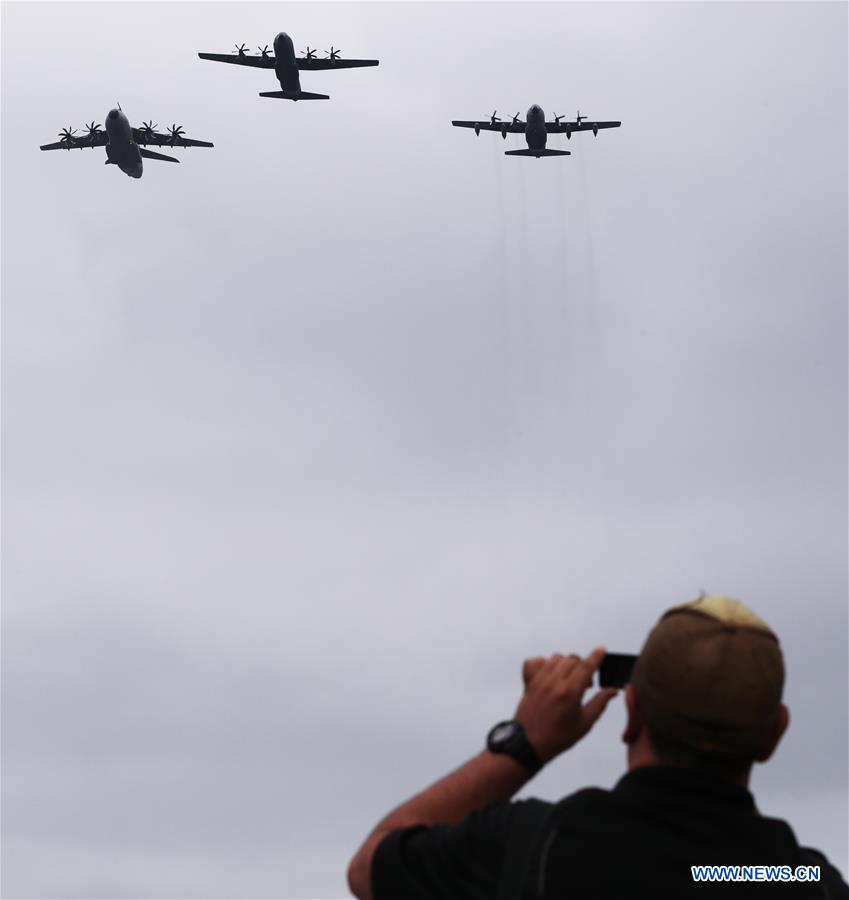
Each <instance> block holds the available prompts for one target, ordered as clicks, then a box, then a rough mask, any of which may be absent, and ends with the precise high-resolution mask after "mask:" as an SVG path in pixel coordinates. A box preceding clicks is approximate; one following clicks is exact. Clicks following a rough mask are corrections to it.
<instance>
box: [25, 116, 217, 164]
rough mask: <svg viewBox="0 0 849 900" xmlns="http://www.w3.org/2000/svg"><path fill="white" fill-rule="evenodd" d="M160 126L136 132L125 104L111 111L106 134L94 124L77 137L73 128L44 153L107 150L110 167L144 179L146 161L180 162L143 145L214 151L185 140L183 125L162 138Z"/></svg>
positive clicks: (201, 143) (146, 124) (207, 144)
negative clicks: (203, 148)
mask: <svg viewBox="0 0 849 900" xmlns="http://www.w3.org/2000/svg"><path fill="white" fill-rule="evenodd" d="M158 127H159V126H157V125H154V124H153V120H151V121H150V122H144V123H142V127H141V128H133V127H131V125H130V122H129V119H127V117H126V115H125V114H124V113H123V111H122V110H121V104H120V103H119V104H118V108H117V109H110V110H109V113H108V115H107V116H106V131H103V130H102V129H101V127H100V125H98V124H96V123H95V122H92V123H91V124H89V125H86V134H85V135H84V136H82V135H81V136H80V137H77V136H76V135H77V133H76V131H72V130H71V128H70V127H69V128H63V129H62V130H61V131H60V132H59V137H60V138H61V140H59V141H56V143H55V144H42V147H41V149H42V150H82V149H84V148H85V147H91V148H94V147H105V148H106V165H110V164H112V165H114V166H118V168H119V169H120V170H121V171H122V172H125V173H126V174H127V175H129V176H130V177H131V178H141V177H142V159H161V160H164V161H165V162H175V163H178V162H179V161H180V160H179V159H177V158H176V157H174V156H166V155H165V154H164V153H156V152H155V151H153V150H148V149H147V147H146V146H142V147H140V146H139V144H144V145H147V144H153V145H154V146H155V147H212V146H214V145H213V144H211V143H210V142H209V141H195V140H193V139H192V138H187V137H184V136H183V134H184V133H183V126H182V125H176V124H175V125H172V126H171V127H170V128H168V129H167V131H168V133H167V134H160V133H159V132H158V131H157V130H156V129H157V128H158Z"/></svg>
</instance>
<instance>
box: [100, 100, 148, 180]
mask: <svg viewBox="0 0 849 900" xmlns="http://www.w3.org/2000/svg"><path fill="white" fill-rule="evenodd" d="M106 134H107V135H108V137H109V143H108V144H107V145H106V163H107V165H108V164H109V163H112V164H113V165H116V166H118V168H119V169H120V170H121V171H122V172H124V173H125V174H127V175H129V176H130V178H141V177H142V171H143V168H144V167H143V165H142V155H141V151H140V150H139V146H138V144H137V143H136V142H135V141H134V140H133V129H132V128H131V127H130V120H129V119H128V118H127V117H126V116H125V115H124V113H122V112H121V110H120V109H110V110H109V113H108V114H107V116H106Z"/></svg>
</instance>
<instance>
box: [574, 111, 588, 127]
mask: <svg viewBox="0 0 849 900" xmlns="http://www.w3.org/2000/svg"><path fill="white" fill-rule="evenodd" d="M586 118H587V117H586V116H582V115H581V111H580V110H578V114H577V115H576V116H575V121H577V123H578V124H579V125H580V124H581V122H582V121H583V120H584V119H586Z"/></svg>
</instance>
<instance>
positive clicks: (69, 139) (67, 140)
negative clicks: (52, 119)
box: [59, 125, 77, 150]
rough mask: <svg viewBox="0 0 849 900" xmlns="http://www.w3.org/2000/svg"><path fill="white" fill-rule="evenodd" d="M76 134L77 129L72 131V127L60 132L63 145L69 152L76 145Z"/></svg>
mask: <svg viewBox="0 0 849 900" xmlns="http://www.w3.org/2000/svg"><path fill="white" fill-rule="evenodd" d="M76 133H77V132H76V129H74V130H72V129H71V126H70V125H69V126H68V127H67V128H63V129H62V130H61V131H60V132H59V137H60V138H61V143H63V144H64V145H65V147H66V148H67V149H68V150H70V149H71V147H72V146H73V145H74V135H75V134H76Z"/></svg>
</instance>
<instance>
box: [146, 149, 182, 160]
mask: <svg viewBox="0 0 849 900" xmlns="http://www.w3.org/2000/svg"><path fill="white" fill-rule="evenodd" d="M139 153H141V155H142V156H143V157H144V158H145V159H161V160H162V161H163V162H175V163H178V162H179V161H180V160H179V159H177V157H176V156H166V155H165V154H164V153H155V152H154V151H153V150H148V149H147V148H146V147H139Z"/></svg>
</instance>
